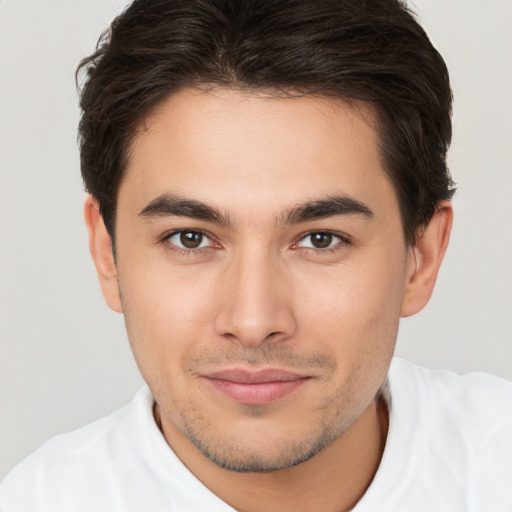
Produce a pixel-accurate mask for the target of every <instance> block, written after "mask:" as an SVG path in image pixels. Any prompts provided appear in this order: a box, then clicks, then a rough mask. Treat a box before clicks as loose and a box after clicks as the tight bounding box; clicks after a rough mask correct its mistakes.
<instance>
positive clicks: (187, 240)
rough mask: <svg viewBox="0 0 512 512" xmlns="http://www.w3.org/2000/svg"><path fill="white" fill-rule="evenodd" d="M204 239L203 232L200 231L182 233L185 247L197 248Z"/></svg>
mask: <svg viewBox="0 0 512 512" xmlns="http://www.w3.org/2000/svg"><path fill="white" fill-rule="evenodd" d="M202 240H203V235H202V233H198V232H197V231H184V232H183V233H181V235H180V242H181V243H182V244H183V247H186V248H187V249H197V248H198V247H199V246H200V245H201V242H202Z"/></svg>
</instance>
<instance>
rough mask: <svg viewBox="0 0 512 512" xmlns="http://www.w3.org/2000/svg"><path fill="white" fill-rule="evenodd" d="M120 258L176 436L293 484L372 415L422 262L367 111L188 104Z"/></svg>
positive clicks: (221, 101) (145, 159)
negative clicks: (291, 473) (290, 478)
mask: <svg viewBox="0 0 512 512" xmlns="http://www.w3.org/2000/svg"><path fill="white" fill-rule="evenodd" d="M116 243H117V274H118V279H119V295H120V304H119V306H116V305H113V304H114V303H115V302H116V300H117V299H115V298H111V299H110V303H111V305H112V307H114V308H115V309H122V311H123V313H124V315H125V318H126V326H127V331H128V335H129V339H130V343H131V345H132V349H133V352H134V354H135V358H136V360H137V363H138V365H139V367H140V370H141V372H142V374H143V376H144V378H145V380H146V382H147V383H148V385H149V387H150V389H151V391H152V392H153V395H154V397H155V399H156V402H157V403H158V405H159V410H160V414H161V421H162V424H163V428H164V431H165V432H167V433H168V434H169V436H170V437H171V438H172V437H173V436H176V438H178V437H179V436H184V437H185V438H186V439H187V440H189V441H192V442H193V443H194V444H195V445H196V446H197V447H198V448H199V449H200V450H201V451H202V452H203V453H204V454H205V455H207V456H208V457H209V458H211V459H212V460H214V461H215V462H217V463H218V464H219V465H221V466H222V467H226V468H228V469H232V470H238V471H268V470H274V469H279V468H285V467H290V466H292V465H294V464H297V463H299V462H301V461H304V460H307V459H308V458H309V457H311V456H312V455H314V454H315V453H316V452H317V451H319V450H320V449H322V448H323V447H325V446H326V445H327V444H329V443H330V442H332V441H333V440H334V439H336V438H338V437H339V436H340V435H341V434H343V432H344V431H345V430H346V429H348V428H349V427H350V426H351V425H352V424H353V422H354V421H355V419H356V418H358V417H359V416H360V415H361V414H362V412H363V411H364V410H365V409H367V407H368V406H369V404H370V403H372V401H373V400H374V397H375V395H376V393H377V392H378V390H379V387H380V386H381V385H382V383H383V381H384V379H385V376H386V373H387V369H388V366H389V363H390V359H391V356H392V351H393V348H394V344H395V340H396V335H397V328H398V319H399V316H400V311H401V307H402V302H403V297H404V290H405V288H406V285H407V282H408V279H409V278H410V275H411V268H412V266H414V261H413V260H414V257H413V255H412V254H413V253H412V251H411V250H408V249H407V248H406V245H405V243H404V237H403V230H402V224H401V219H400V213H399V208H398V203H397V198H396V195H395V192H394V190H393V188H392V186H391V184H390V181H389V179H388V178H387V176H386V174H385V172H384V170H383V168H382V163H381V158H380V154H379V149H378V141H377V136H376V133H375V131H374V128H373V127H372V123H371V115H370V113H369V112H365V111H364V110H362V109H355V108H354V107H350V106H348V105H346V104H345V103H343V102H341V101H336V100H331V99H325V98H323V99H322V98H314V97H303V98H293V99H291V98H275V97H268V96H264V95H259V94H252V95H250V94H248V93H242V92H235V91H230V90H222V89H219V90H214V91H211V92H201V91H196V90H186V91H183V92H181V93H179V94H176V95H174V96H172V97H171V98H169V99H168V100H167V101H165V102H164V103H163V104H162V105H160V107H159V108H158V109H157V110H156V111H155V112H153V113H152V114H151V116H149V117H148V118H147V119H146V122H145V127H144V129H142V128H141V130H140V133H139V134H138V136H137V137H136V139H135V140H134V142H133V144H132V146H131V151H130V161H129V165H128V169H127V172H126V175H125V177H124V179H123V182H122V184H121V186H120V189H119V196H118V210H117V221H116ZM107 300H109V299H108V297H107Z"/></svg>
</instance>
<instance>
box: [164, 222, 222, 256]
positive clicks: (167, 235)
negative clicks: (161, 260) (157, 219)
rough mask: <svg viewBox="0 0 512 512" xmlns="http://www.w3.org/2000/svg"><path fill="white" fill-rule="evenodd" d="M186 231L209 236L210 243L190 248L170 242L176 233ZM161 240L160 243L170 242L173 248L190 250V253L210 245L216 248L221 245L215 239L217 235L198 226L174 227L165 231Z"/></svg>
mask: <svg viewBox="0 0 512 512" xmlns="http://www.w3.org/2000/svg"><path fill="white" fill-rule="evenodd" d="M184 232H185V233H187V232H190V233H199V234H201V235H203V237H205V238H207V239H208V240H209V242H210V243H209V244H208V245H207V246H203V247H197V248H195V249H189V248H187V247H180V246H179V245H177V244H174V243H172V242H170V238H172V237H173V236H175V235H179V234H180V233H184ZM159 241H160V243H164V244H168V245H170V246H172V247H173V249H175V250H177V251H185V252H188V253H193V252H200V251H201V250H204V249H208V248H210V247H215V248H216V247H220V244H219V243H218V242H217V241H216V240H215V237H213V236H212V235H211V234H210V233H208V232H207V231H205V230H204V229H197V228H180V229H173V230H172V231H169V232H167V233H165V234H164V235H163V236H162V237H161V238H160V240H159Z"/></svg>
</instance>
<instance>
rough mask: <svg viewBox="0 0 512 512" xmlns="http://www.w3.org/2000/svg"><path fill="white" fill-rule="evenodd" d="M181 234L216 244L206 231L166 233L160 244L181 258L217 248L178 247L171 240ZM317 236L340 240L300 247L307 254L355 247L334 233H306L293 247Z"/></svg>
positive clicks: (330, 252) (346, 238) (347, 239)
mask: <svg viewBox="0 0 512 512" xmlns="http://www.w3.org/2000/svg"><path fill="white" fill-rule="evenodd" d="M180 233H195V234H199V235H202V236H203V237H205V238H207V239H208V240H210V242H211V244H215V241H214V238H213V237H212V236H211V235H210V234H209V233H207V232H206V231H203V230H200V229H178V230H175V231H172V232H170V233H166V234H165V235H164V236H163V237H162V238H161V240H160V243H162V244H163V245H165V246H166V247H167V249H168V250H172V251H174V252H175V253H178V254H179V255H180V256H197V255H201V254H204V253H205V252H207V251H208V250H209V249H211V248H212V247H213V248H217V247H218V246H217V247H215V245H208V246H206V247H199V248H197V249H187V248H184V247H178V246H177V245H175V244H173V243H171V242H170V241H169V240H170V238H172V237H173V236H175V235H179V234H180ZM316 234H322V235H331V236H332V237H333V238H336V239H338V242H337V243H336V244H334V245H333V246H331V247H325V248H315V247H300V246H299V248H301V249H302V250H303V251H305V252H307V253H311V252H312V253H314V254H332V253H334V252H337V251H339V250H340V249H341V248H343V247H346V246H350V245H353V240H352V238H351V237H349V236H348V235H344V234H341V233H335V232H333V231H309V232H308V233H304V234H303V235H301V236H300V238H298V239H297V241H296V242H294V243H293V245H292V247H293V248H295V247H297V246H298V244H299V243H300V242H302V241H304V240H305V239H306V238H308V237H311V236H313V235H316Z"/></svg>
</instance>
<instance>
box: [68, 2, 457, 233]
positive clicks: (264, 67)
mask: <svg viewBox="0 0 512 512" xmlns="http://www.w3.org/2000/svg"><path fill="white" fill-rule="evenodd" d="M82 70H86V71H87V76H86V80H85V84H84V86H83V88H82V91H81V104H80V105H81V108H82V118H81V121H80V128H79V142H80V150H81V169H82V176H83V179H84V182H85V186H86V189H87V190H88V191H89V192H90V193H91V194H92V195H93V196H94V197H95V198H96V199H97V200H98V202H99V204H100V208H101V213H102V215H103V218H104V221H105V224H106V226H107V229H108V230H109V233H110V235H111V236H112V237H113V235H114V225H115V212H116V202H117V191H118V188H119V184H120V182H121V180H122V177H123V172H124V169H125V168H126V164H127V152H128V147H129V145H130V143H131V141H132V139H133V137H134V136H135V133H136V130H137V128H138V126H139V125H140V123H141V121H142V119H143V116H144V115H146V114H147V113H148V112H149V111H150V110H151V109H152V108H153V107H154V106H155V105H157V104H158V103H160V102H161V101H163V100H164V99H166V98H167V97H168V96H169V95H170V94H172V93H174V92H176V91H178V90H180V89H183V88H185V87H200V86H205V85H206V86H208V85H214V86H217V85H220V86H225V87H231V88H242V89H249V90H261V91H272V92H273V93H274V94H276V93H277V94H283V95H290V94H316V95H318V94H320V95H325V96H331V97H332V96H335V97H340V98H342V99H349V100H357V101H362V102H366V103H368V104H370V106H371V108H372V110H373V112H374V113H375V114H376V117H377V121H378V132H379V140H380V146H381V151H382V156H383V161H384V167H385V170H386V172H387V173H388V175H389V177H390V179H391V180H392V182H393V184H394V187H395V190H396V192H397V196H398V199H399V203H400V210H401V215H402V223H403V227H404V234H405V238H406V241H407V242H408V243H414V241H415V238H416V235H417V232H418V228H420V227H421V226H424V225H426V224H427V223H428V221H429V220H430V218H431V217H432V215H433V214H434V213H435V211H436V208H437V207H438V206H439V204H440V203H441V202H442V201H444V200H447V199H450V198H451V196H452V195H453V192H454V187H453V182H452V180H451V178H450V174H449V172H448V169H447V166H446V151H447V149H448V146H449V144H450V139H451V104H452V95H451V90H450V84H449V78H448V71H447V68H446V65H445V63H444V61H443V59H442V58H441V56H440V55H439V53H438V52H437V50H436V49H435V48H434V47H433V45H432V44H431V42H430V40H429V39H428V37H427V35H426V34H425V32H424V31H423V29H422V28H421V27H420V25H419V24H418V23H417V21H416V20H415V18H414V16H413V15H412V13H411V12H410V11H409V10H408V9H407V8H406V7H405V6H404V5H403V4H402V3H401V2H399V1H398V0H365V1H361V0H314V1H312V0H135V1H134V2H133V3H132V4H131V5H130V6H129V7H128V8H127V9H126V10H125V11H124V12H123V13H122V14H121V15H120V16H118V17H117V18H116V19H115V20H114V21H113V23H112V25H111V27H110V29H109V30H108V31H106V32H105V33H104V34H102V36H101V37H100V40H99V42H98V46H97V48H96V51H95V53H93V54H92V55H91V56H89V57H87V58H86V59H84V60H83V61H82V62H81V63H80V66H79V68H78V70H77V76H79V72H80V71H82Z"/></svg>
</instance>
